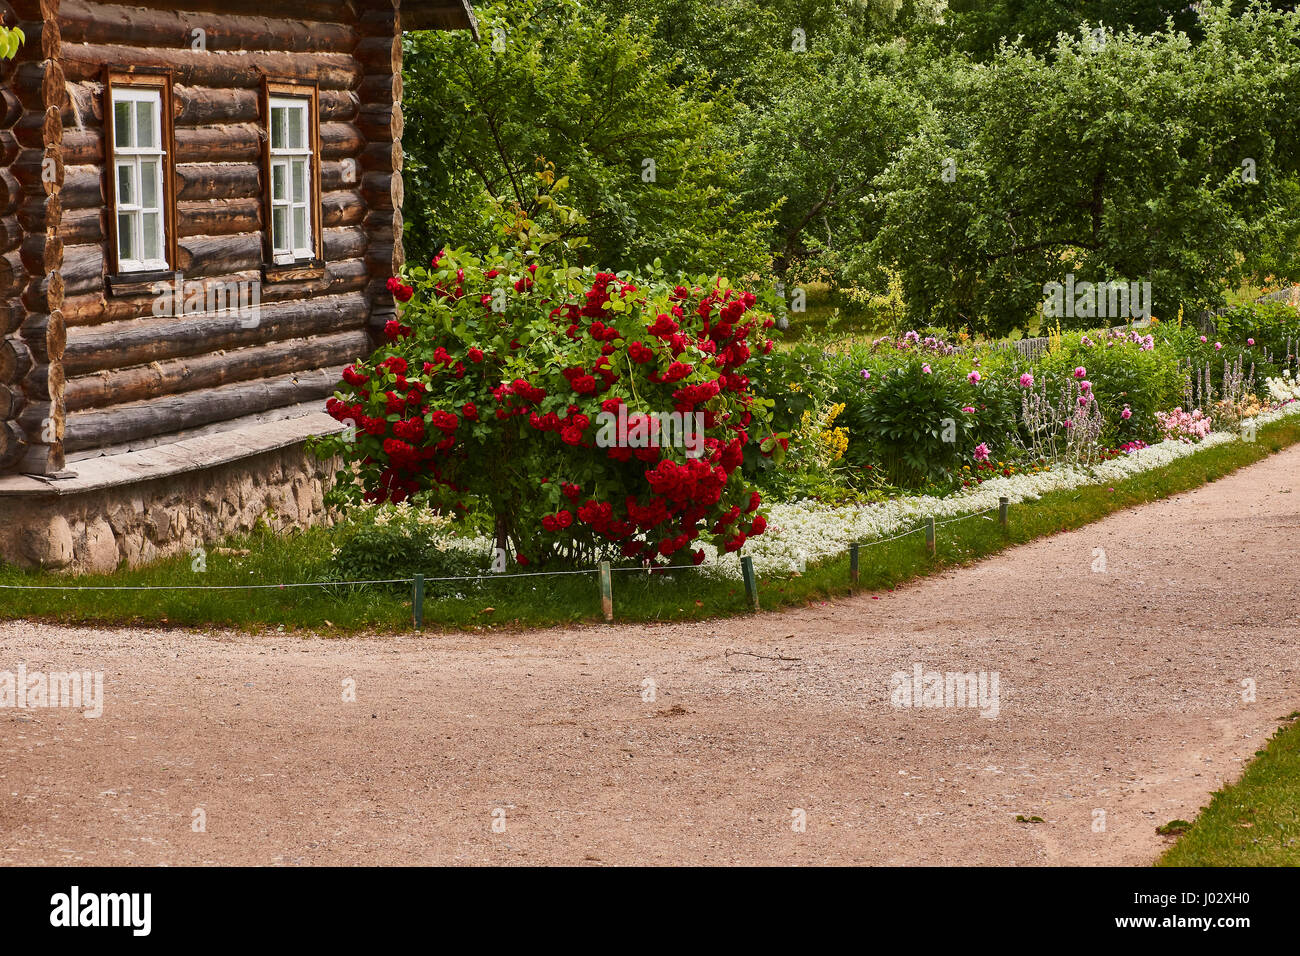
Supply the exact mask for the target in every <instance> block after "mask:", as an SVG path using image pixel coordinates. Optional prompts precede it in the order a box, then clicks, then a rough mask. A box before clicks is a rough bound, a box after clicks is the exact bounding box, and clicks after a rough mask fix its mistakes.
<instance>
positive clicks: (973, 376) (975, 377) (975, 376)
mask: <svg viewBox="0 0 1300 956" xmlns="http://www.w3.org/2000/svg"><path fill="white" fill-rule="evenodd" d="M966 379H967V381H969V382H970V383H971V384H972V385H978V384H979V380H980V373H979V372H971V373H970V374H969V375H967V376H966Z"/></svg>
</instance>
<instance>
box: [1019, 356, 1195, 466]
mask: <svg viewBox="0 0 1300 956" xmlns="http://www.w3.org/2000/svg"><path fill="white" fill-rule="evenodd" d="M1148 334H1150V335H1151V337H1152V341H1153V346H1152V347H1151V348H1146V347H1144V344H1143V343H1142V342H1135V341H1131V340H1130V339H1129V338H1127V337H1126V336H1125V335H1124V333H1114V334H1111V333H1107V332H1106V331H1104V330H1094V331H1091V332H1084V333H1075V332H1071V333H1067V334H1066V336H1065V338H1064V340H1063V341H1062V344H1061V347H1060V348H1058V349H1056V350H1055V351H1052V352H1049V353H1048V354H1047V355H1044V356H1043V357H1042V358H1040V359H1039V360H1038V361H1037V362H1036V363H1035V365H1034V368H1033V369H1032V370H1031V371H1032V373H1033V374H1034V376H1035V378H1036V379H1037V380H1038V382H1039V383H1040V384H1041V383H1043V382H1044V381H1045V382H1046V383H1047V384H1048V386H1049V388H1056V387H1057V386H1058V385H1062V386H1063V385H1064V384H1065V383H1066V381H1067V380H1068V379H1070V378H1073V377H1074V371H1075V369H1076V368H1083V369H1084V370H1085V371H1086V373H1087V374H1086V376H1085V379H1086V380H1087V381H1089V382H1091V383H1092V390H1093V393H1094V394H1095V395H1096V396H1097V403H1098V405H1099V406H1100V408H1101V411H1102V415H1103V416H1104V418H1105V421H1106V424H1105V427H1104V429H1103V431H1102V436H1101V437H1102V441H1103V442H1104V443H1105V444H1106V445H1108V446H1110V447H1112V448H1113V447H1117V446H1119V445H1122V444H1124V443H1126V442H1131V441H1137V440H1141V441H1146V442H1151V441H1156V440H1158V438H1159V426H1158V424H1157V422H1156V412H1158V411H1167V410H1169V409H1171V408H1173V407H1175V406H1176V405H1179V404H1181V403H1182V400H1183V373H1182V372H1181V371H1180V369H1179V363H1180V359H1181V358H1182V355H1181V350H1180V349H1179V348H1178V347H1177V346H1176V345H1175V344H1174V343H1172V342H1170V341H1158V340H1155V333H1148ZM1144 337H1145V336H1144ZM1125 407H1127V408H1128V409H1129V410H1130V411H1131V413H1132V414H1131V416H1130V417H1129V418H1127V419H1125V418H1124V417H1123V412H1124V409H1125Z"/></svg>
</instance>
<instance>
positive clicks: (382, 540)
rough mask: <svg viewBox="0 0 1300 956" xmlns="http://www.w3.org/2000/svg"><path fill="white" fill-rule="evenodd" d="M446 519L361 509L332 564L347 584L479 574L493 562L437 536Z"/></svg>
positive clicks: (443, 587) (412, 511) (436, 587)
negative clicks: (351, 582) (415, 576)
mask: <svg viewBox="0 0 1300 956" xmlns="http://www.w3.org/2000/svg"><path fill="white" fill-rule="evenodd" d="M444 526H447V527H449V523H448V522H447V521H446V519H443V518H440V517H438V516H436V515H434V514H432V513H431V512H429V511H427V510H421V509H419V508H411V507H404V506H397V507H392V506H380V507H365V508H358V509H355V510H354V511H353V512H352V515H351V520H350V522H349V523H348V524H345V525H344V526H343V527H342V528H341V529H340V538H341V543H340V544H339V546H338V548H337V549H336V550H335V552H334V555H333V557H332V559H331V563H332V566H333V570H334V572H335V573H337V574H338V575H339V577H340V579H341V580H345V581H383V580H390V579H393V578H409V577H411V576H412V575H415V574H423V575H424V576H425V577H426V578H444V577H453V576H466V575H475V574H481V573H484V572H486V571H488V570H489V566H490V564H491V556H490V555H488V554H485V553H482V552H478V551H470V550H466V549H465V548H461V547H456V546H454V539H451V538H450V536H443V535H441V534H439V529H440V528H442V527H444ZM456 584H457V582H430V584H429V587H430V589H431V591H432V592H440V591H450V590H455V585H456Z"/></svg>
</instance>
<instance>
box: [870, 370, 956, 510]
mask: <svg viewBox="0 0 1300 956" xmlns="http://www.w3.org/2000/svg"><path fill="white" fill-rule="evenodd" d="M965 384H966V383H965V382H964V380H963V379H962V378H961V377H960V370H959V369H958V368H957V367H956V366H954V365H952V364H944V365H938V366H935V365H932V364H931V363H930V362H927V361H926V359H925V357H924V356H922V355H910V356H908V357H906V358H905V359H903V361H902V364H901V365H898V366H895V367H893V368H888V369H886V370H885V371H883V372H882V373H880V374H879V375H875V376H873V377H872V378H871V379H870V380H865V381H864V382H863V383H862V389H863V397H862V401H861V402H860V404H858V405H857V406H856V407H855V408H854V418H853V419H852V426H853V433H854V435H855V436H857V437H859V439H860V440H864V441H865V442H866V443H867V446H868V448H869V449H870V451H869V454H871V455H873V456H874V457H877V458H878V460H879V462H880V466H881V468H882V469H883V471H884V473H885V475H886V477H887V478H888V479H889V481H891V482H892V483H893V484H895V485H899V486H902V487H911V486H916V485H920V484H924V483H925V482H926V481H928V480H934V479H937V478H940V477H942V476H943V475H945V474H946V473H947V472H949V471H951V470H952V469H953V468H955V467H956V466H957V465H958V464H960V461H961V452H960V448H961V445H962V444H963V441H962V439H963V437H966V436H968V435H969V430H968V426H967V425H966V423H965V422H964V421H963V419H964V418H965V417H966V416H965V413H963V412H962V408H963V406H964V405H965V389H964V387H963V386H964V385H965Z"/></svg>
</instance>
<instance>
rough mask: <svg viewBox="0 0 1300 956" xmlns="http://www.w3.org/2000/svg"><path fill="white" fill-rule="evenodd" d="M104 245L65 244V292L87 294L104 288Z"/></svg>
mask: <svg viewBox="0 0 1300 956" xmlns="http://www.w3.org/2000/svg"><path fill="white" fill-rule="evenodd" d="M104 251H105V250H104V246H102V245H98V244H96V245H90V244H85V245H79V246H65V247H64V249H63V269H62V270H61V273H62V276H63V294H64V295H86V294H87V293H90V292H96V291H99V290H100V289H102V288H104V270H105V265H106V263H105V261H104V258H105V257H104Z"/></svg>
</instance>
